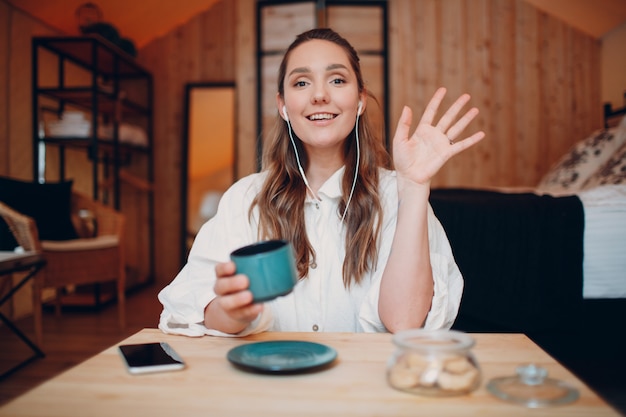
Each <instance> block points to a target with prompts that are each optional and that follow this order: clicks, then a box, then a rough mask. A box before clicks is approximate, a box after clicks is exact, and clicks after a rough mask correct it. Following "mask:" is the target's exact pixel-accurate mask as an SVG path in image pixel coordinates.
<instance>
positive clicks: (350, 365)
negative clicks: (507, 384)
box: [0, 329, 619, 417]
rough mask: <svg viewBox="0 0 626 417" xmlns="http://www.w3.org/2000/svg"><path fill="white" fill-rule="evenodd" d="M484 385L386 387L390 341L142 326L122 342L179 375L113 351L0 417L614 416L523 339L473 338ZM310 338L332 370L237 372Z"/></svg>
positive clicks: (17, 401) (42, 388)
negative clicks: (565, 392)
mask: <svg viewBox="0 0 626 417" xmlns="http://www.w3.org/2000/svg"><path fill="white" fill-rule="evenodd" d="M473 337H474V338H475V339H476V346H475V348H474V354H475V356H476V358H477V359H478V362H479V363H480V365H481V368H482V371H483V382H482V384H481V387H480V388H479V389H478V390H476V391H474V392H473V393H471V394H469V395H465V396H460V397H448V398H430V397H420V396H416V395H412V394H408V393H405V392H401V391H397V390H395V389H393V388H391V387H390V386H389V385H388V384H387V381H386V377H385V371H386V363H387V359H388V358H389V356H390V355H391V353H392V352H393V350H394V347H393V345H392V343H391V335H390V334H369V333H368V334H365V333H263V334H259V335H255V336H251V337H246V338H243V339H237V338H219V337H208V336H206V337H202V338H188V337H184V336H172V335H165V334H163V333H161V332H160V331H159V330H155V329H144V330H142V331H140V332H138V333H137V334H135V335H133V336H131V337H130V338H128V339H126V340H124V341H123V342H122V343H141V342H161V341H166V342H169V343H170V345H171V346H172V347H173V348H174V349H175V350H176V351H177V352H178V353H179V354H180V355H181V356H182V357H183V359H185V360H186V362H187V368H186V369H185V370H183V371H175V372H169V373H160V374H145V375H137V376H134V375H130V374H129V373H127V371H126V369H125V367H124V365H123V364H122V361H121V359H120V357H119V355H118V352H117V350H116V348H115V347H111V348H108V349H106V350H105V351H103V352H101V353H100V354H98V355H96V356H94V357H92V358H91V359H89V360H87V361H85V362H83V363H82V364H80V365H78V366H76V367H74V368H72V369H70V370H69V371H67V372H65V373H63V374H61V375H59V376H57V377H55V378H53V379H51V380H49V381H47V382H45V383H44V384H42V385H40V386H39V387H37V388H35V389H33V390H31V391H29V392H27V393H26V394H24V395H23V396H21V397H19V398H17V399H15V400H13V401H12V402H10V403H8V404H6V405H5V406H4V407H3V408H0V416H12V417H18V416H48V417H49V416H63V417H70V416H85V415H89V416H106V417H110V416H134V417H138V416H149V417H157V416H167V417H171V416H176V417H180V416H220V417H224V416H238V417H240V416H289V417H294V416H298V417H300V416H322V417H328V416H341V417H349V416H394V417H395V416H417V415H423V416H438V417H440V416H455V417H456V416H470V415H471V416H481V417H485V416H498V417H501V416H507V417H510V416H569V417H571V416H581V417H583V416H584V417H589V416H594V417H598V416H619V414H618V413H617V411H615V410H614V409H612V408H611V407H610V406H608V405H607V404H606V403H605V402H604V401H603V400H602V399H600V398H599V397H598V396H597V395H596V394H595V393H594V392H592V391H591V390H590V389H589V388H588V387H587V386H586V385H584V384H583V383H582V382H581V381H580V380H578V379H577V378H576V377H575V376H574V375H572V374H571V373H570V372H569V371H567V370H566V369H565V368H564V367H563V366H561V365H560V364H558V363H557V362H556V361H555V360H554V359H553V358H552V357H550V356H549V355H548V354H547V353H546V352H544V351H543V350H542V349H541V348H539V347H538V346H537V345H536V344H535V343H534V342H532V341H531V340H530V339H528V338H527V337H526V336H524V335H522V334H473ZM278 339H286V340H309V341H314V342H319V343H324V344H327V345H329V346H332V347H334V348H335V349H336V350H337V352H338V358H337V360H336V362H335V363H334V366H332V367H331V368H329V369H325V370H322V371H319V372H315V373H308V374H299V375H282V376H279V375H265V374H254V373H248V372H244V371H241V370H239V369H237V368H235V367H234V366H232V365H231V364H230V363H229V362H228V361H227V359H226V353H227V352H228V350H229V349H231V348H233V347H235V346H238V345H240V344H242V343H248V342H251V341H259V340H278ZM526 362H534V363H537V364H539V365H541V366H544V367H546V368H547V369H548V371H549V376H551V377H553V378H557V379H561V380H564V381H567V382H569V383H570V384H571V385H573V386H574V387H576V388H577V389H578V390H579V392H580V398H579V399H578V400H577V401H576V402H575V403H572V404H569V405H564V406H556V407H550V408H539V409H527V408H524V407H522V406H519V405H514V404H509V403H507V402H504V401H501V400H499V399H497V398H495V397H493V396H492V395H491V394H489V393H488V392H487V390H486V389H485V385H486V381H488V380H489V379H491V378H493V377H496V376H507V375H512V374H513V373H514V372H515V367H516V366H517V365H519V364H520V363H526Z"/></svg>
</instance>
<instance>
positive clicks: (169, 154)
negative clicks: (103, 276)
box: [139, 1, 237, 283]
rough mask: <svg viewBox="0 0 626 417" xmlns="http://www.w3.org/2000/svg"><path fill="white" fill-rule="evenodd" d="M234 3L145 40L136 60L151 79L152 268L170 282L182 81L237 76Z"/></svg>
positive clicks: (175, 244) (176, 248)
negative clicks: (148, 73)
mask: <svg viewBox="0 0 626 417" xmlns="http://www.w3.org/2000/svg"><path fill="white" fill-rule="evenodd" d="M235 6H236V2H233V1H220V2H217V3H216V4H215V5H214V6H212V7H211V8H210V9H209V10H208V11H206V12H204V13H201V14H199V15H197V16H195V17H194V18H193V19H191V20H190V21H189V22H187V23H186V24H185V25H183V26H181V27H179V28H177V29H176V30H174V31H172V32H170V33H168V34H167V35H166V36H163V37H161V38H159V39H156V40H154V41H153V42H151V43H149V44H148V45H146V46H145V47H144V48H142V49H141V50H140V52H139V61H140V63H141V64H142V65H143V66H144V67H145V68H147V69H148V70H150V71H152V75H153V79H154V129H153V130H154V138H153V139H154V142H153V143H154V166H155V170H154V177H155V178H154V182H155V189H154V201H155V219H156V221H155V237H156V240H155V242H154V243H155V253H156V257H155V270H156V275H157V277H156V278H157V281H159V282H160V283H167V282H169V281H171V280H172V279H173V278H174V276H175V275H176V273H177V272H178V270H179V269H180V267H181V265H180V244H181V232H182V231H181V230H180V224H181V201H182V199H183V196H182V195H181V190H180V183H181V175H182V163H183V161H182V144H183V129H184V126H183V123H184V115H183V111H184V110H183V109H184V93H185V85H186V84H187V83H190V82H199V81H212V82H233V81H235V76H236V72H235V71H236V70H235V53H236V51H237V48H235V35H236V31H235V10H236V9H235Z"/></svg>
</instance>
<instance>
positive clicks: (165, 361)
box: [118, 342, 185, 374]
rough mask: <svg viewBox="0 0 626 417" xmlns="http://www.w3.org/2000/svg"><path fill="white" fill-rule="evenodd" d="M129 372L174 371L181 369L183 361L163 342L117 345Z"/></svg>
mask: <svg viewBox="0 0 626 417" xmlns="http://www.w3.org/2000/svg"><path fill="white" fill-rule="evenodd" d="M118 349H119V352H120V354H121V355H122V358H123V359H124V362H125V364H126V368H127V369H128V371H129V372H130V373H134V374H137V373H147V372H161V371H174V370H178V369H183V368H184V367H185V362H184V361H183V360H182V359H181V357H180V356H179V355H178V353H176V352H175V351H174V349H172V347H171V346H170V345H169V344H167V343H165V342H160V343H142V344H136V345H120V346H119V347H118Z"/></svg>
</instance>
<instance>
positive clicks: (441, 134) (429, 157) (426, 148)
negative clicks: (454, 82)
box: [393, 87, 485, 185]
mask: <svg viewBox="0 0 626 417" xmlns="http://www.w3.org/2000/svg"><path fill="white" fill-rule="evenodd" d="M445 95H446V89H445V88H443V87H442V88H439V89H438V90H437V91H436V92H435V94H434V95H433V98H431V99H430V102H429V103H428V106H426V110H425V111H424V114H423V115H422V118H421V120H420V122H419V124H418V125H417V128H416V129H415V132H414V133H413V134H412V135H411V136H409V133H410V128H411V122H412V119H413V114H412V111H411V109H410V108H409V107H406V106H405V107H404V109H403V110H402V115H401V116H400V120H399V121H398V126H397V128H396V133H395V135H394V138H393V162H394V167H395V170H396V172H397V175H398V176H399V177H400V178H404V179H408V180H410V181H412V182H414V183H416V184H422V185H430V181H431V179H432V178H433V177H434V176H435V174H437V172H438V171H439V170H440V169H441V167H442V166H443V165H444V164H445V163H446V162H447V161H448V160H449V159H450V158H452V157H453V156H454V155H456V154H458V153H460V152H463V151H464V150H465V149H467V148H469V147H470V146H473V145H475V144H476V143H478V142H479V141H480V140H481V139H483V138H484V137H485V133H484V132H482V131H480V132H476V133H474V134H473V135H471V136H468V137H465V138H461V134H462V132H463V131H464V130H465V128H466V127H467V126H468V125H469V124H470V122H471V121H472V120H473V119H474V118H475V117H476V116H477V115H478V109H477V108H476V107H473V108H471V109H469V110H468V111H467V112H465V114H463V115H462V116H460V114H461V111H462V109H463V107H464V106H465V104H467V102H468V101H469V100H470V96H469V95H468V94H463V95H462V96H460V97H459V98H458V99H457V100H456V101H455V102H454V104H452V106H450V108H449V109H448V111H446V112H445V114H444V115H443V116H442V117H441V119H439V121H438V122H437V123H436V124H435V116H436V115H437V110H438V109H439V105H440V104H441V101H442V100H443V98H444V96H445ZM460 138H461V139H460Z"/></svg>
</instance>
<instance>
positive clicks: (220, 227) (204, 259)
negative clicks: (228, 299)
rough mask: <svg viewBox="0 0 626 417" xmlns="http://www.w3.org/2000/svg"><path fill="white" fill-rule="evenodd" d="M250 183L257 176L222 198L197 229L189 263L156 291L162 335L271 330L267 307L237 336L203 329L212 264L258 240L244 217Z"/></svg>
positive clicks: (250, 194)
mask: <svg viewBox="0 0 626 417" xmlns="http://www.w3.org/2000/svg"><path fill="white" fill-rule="evenodd" d="M254 178H256V176H251V177H249V178H246V179H244V180H241V181H240V182H238V183H236V184H235V185H233V186H232V187H231V188H230V189H229V190H228V191H227V192H226V193H225V194H224V195H223V197H222V199H221V200H220V203H219V206H218V210H217V213H216V215H215V216H214V217H213V218H212V219H210V220H209V221H208V222H207V223H205V224H204V225H203V226H202V227H201V228H200V231H199V232H198V235H197V236H196V238H195V240H194V243H193V245H192V248H191V251H190V253H189V258H188V260H187V263H186V264H185V266H184V267H183V268H182V269H181V270H180V272H179V273H178V274H177V275H176V277H175V278H174V280H172V282H171V283H170V284H169V285H167V286H166V287H165V288H163V289H162V290H161V291H160V292H159V295H158V299H159V301H160V302H161V304H162V305H163V311H162V312H161V315H160V318H159V329H161V331H163V332H164V333H171V334H180V335H185V336H192V337H193V336H196V337H197V336H203V335H213V336H245V335H248V334H252V333H258V332H261V331H264V330H265V329H267V328H269V326H270V324H271V320H272V317H271V311H270V309H269V308H265V309H264V311H263V313H261V314H260V315H259V317H257V319H256V320H254V321H253V322H252V323H251V324H250V325H249V326H248V327H247V328H246V329H244V330H243V331H242V332H240V333H238V334H236V335H232V334H226V333H223V332H219V331H217V330H214V329H208V328H206V327H205V326H204V310H205V308H206V306H207V305H208V304H209V302H211V301H212V300H213V299H214V298H215V292H214V291H213V287H214V285H215V280H216V279H217V277H216V274H215V265H216V264H217V263H219V262H226V261H228V260H229V259H230V252H232V251H233V250H234V249H236V248H238V247H241V246H244V245H247V244H250V243H253V242H254V241H255V240H256V238H257V235H256V226H254V223H255V220H254V219H249V217H248V208H249V207H250V203H251V201H252V198H253V195H254V188H255V187H254V185H255V184H256V182H254V181H253V179H254Z"/></svg>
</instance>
